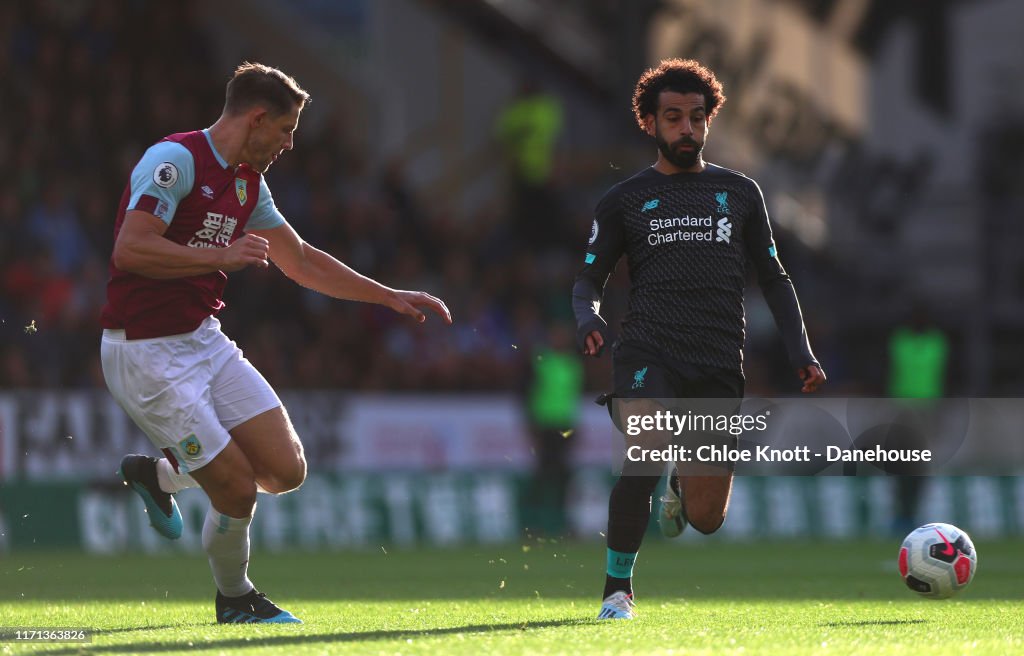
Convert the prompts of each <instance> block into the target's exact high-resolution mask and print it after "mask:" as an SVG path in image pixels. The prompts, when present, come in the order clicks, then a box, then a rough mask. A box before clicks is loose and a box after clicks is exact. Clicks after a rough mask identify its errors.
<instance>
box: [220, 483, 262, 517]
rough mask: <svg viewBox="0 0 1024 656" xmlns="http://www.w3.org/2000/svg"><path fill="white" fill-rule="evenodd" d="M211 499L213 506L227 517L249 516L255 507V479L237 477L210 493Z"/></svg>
mask: <svg viewBox="0 0 1024 656" xmlns="http://www.w3.org/2000/svg"><path fill="white" fill-rule="evenodd" d="M211 501H212V502H213V504H214V508H216V509H217V510H218V511H219V512H221V513H223V514H225V515H228V516H229V517H249V516H251V515H252V512H253V509H255V507H256V481H255V480H252V479H248V478H244V477H240V478H237V479H235V480H233V481H231V482H230V483H228V484H226V485H224V486H223V487H222V488H221V489H220V490H219V491H218V493H217V494H216V495H211Z"/></svg>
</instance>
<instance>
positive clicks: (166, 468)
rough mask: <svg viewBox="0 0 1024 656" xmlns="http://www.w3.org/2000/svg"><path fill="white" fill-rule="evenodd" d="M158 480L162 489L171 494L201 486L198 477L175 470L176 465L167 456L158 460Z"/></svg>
mask: <svg viewBox="0 0 1024 656" xmlns="http://www.w3.org/2000/svg"><path fill="white" fill-rule="evenodd" d="M156 480H157V482H158V483H159V484H160V489H161V490H163V491H164V492H167V493H169V494H175V493H177V492H181V491H182V490H187V489H188V488H190V487H199V483H196V479H194V478H192V477H191V476H189V475H188V474H184V473H178V472H176V471H174V467H173V466H172V465H171V463H170V462H169V461H168V460H167V458H160V459H159V460H157V461H156Z"/></svg>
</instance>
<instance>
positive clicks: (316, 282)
mask: <svg viewBox="0 0 1024 656" xmlns="http://www.w3.org/2000/svg"><path fill="white" fill-rule="evenodd" d="M250 234H252V235H255V236H259V237H261V238H263V239H265V240H266V241H267V242H268V243H269V245H270V250H269V255H270V260H271V261H272V262H273V263H274V264H275V265H277V267H278V268H279V269H281V271H282V272H283V273H284V274H285V275H286V276H288V277H289V278H291V279H292V280H294V281H295V282H297V283H298V284H300V285H302V286H303V287H308V288H309V289H312V290H314V291H318V292H320V293H321V294H326V295H327V296H331V297H334V298H340V299H344V300H349V301H363V302H365V303H377V304H379V305H384V306H386V307H389V308H391V309H392V310H394V311H395V312H398V313H400V314H406V315H409V316H410V317H412V318H414V319H416V321H425V320H426V315H425V314H424V313H423V311H424V310H429V311H431V312H433V313H435V314H437V315H438V316H440V317H441V318H442V319H443V320H444V321H445V323H448V324H451V322H452V315H451V313H450V312H449V311H448V307H447V306H446V305H445V304H444V302H443V301H442V300H441V299H439V298H436V297H434V296H431V295H430V294H427V293H426V292H416V291H404V290H400V289H391V288H390V287H386V286H384V285H382V284H380V283H379V282H377V281H376V280H373V279H372V278H367V277H366V276H364V275H362V274H360V273H358V272H356V271H354V270H352V269H351V268H349V267H348V266H346V265H345V264H344V263H342V262H340V261H339V260H337V259H335V258H334V257H332V256H331V255H329V254H327V253H325V252H323V251H322V250H320V249H318V248H314V247H313V246H310V245H309V244H307V243H306V242H304V241H303V240H302V238H301V237H299V235H298V233H297V232H295V229H294V228H292V227H291V225H289V224H288V223H285V224H283V225H280V226H278V227H276V228H272V229H270V230H257V231H253V232H252V233H250Z"/></svg>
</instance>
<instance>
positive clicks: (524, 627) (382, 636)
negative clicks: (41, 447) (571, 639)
mask: <svg viewBox="0 0 1024 656" xmlns="http://www.w3.org/2000/svg"><path fill="white" fill-rule="evenodd" d="M594 621H595V620H592V619H582V618H563V619H559V620H547V621H544V622H514V623H508V624H471V625H468V626H453V627H446V628H438V629H423V630H420V629H403V630H397V631H365V632H359V633H317V634H313V635H276V636H268V637H265V638H260V637H255V636H254V637H248V638H229V639H225V640H210V641H208V642H202V641H198V640H179V641H175V642H132V643H127V644H123V645H81V644H78V645H75V646H74V647H65V648H61V649H52V650H45V651H39V652H37V653H40V654H49V655H50V656H63V655H64V654H68V655H70V654H136V653H158V652H168V651H204V650H211V649H216V650H223V649H235V648H252V647H287V646H289V645H308V644H317V643H325V644H326V643H333V642H363V641H372V640H404V639H407V638H417V637H418V638H430V637H434V636H445V635H455V634H458V633H485V632H486V633H491V632H499V631H530V630H533V629H547V628H551V627H556V626H567V625H571V624H579V625H584V624H592V623H593V622H594ZM159 628H172V627H152V626H151V627H139V629H138V630H140V631H141V630H150V629H159ZM128 630H131V629H114V630H108V631H98V632H97V634H98V635H99V634H109V633H118V632H121V631H128Z"/></svg>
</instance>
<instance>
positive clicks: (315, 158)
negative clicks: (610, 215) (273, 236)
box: [0, 0, 1024, 395]
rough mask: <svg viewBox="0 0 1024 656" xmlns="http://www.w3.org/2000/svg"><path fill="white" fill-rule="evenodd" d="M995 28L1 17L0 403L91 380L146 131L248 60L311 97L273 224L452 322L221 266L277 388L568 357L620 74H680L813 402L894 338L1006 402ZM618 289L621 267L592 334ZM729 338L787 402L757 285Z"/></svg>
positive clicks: (624, 13) (842, 13)
mask: <svg viewBox="0 0 1024 656" xmlns="http://www.w3.org/2000/svg"><path fill="white" fill-rule="evenodd" d="M925 5H926V8H924V9H922V7H924V6H925ZM247 8H248V9H247ZM792 17H796V20H788V19H792ZM1021 17H1022V13H1021V10H1020V6H1019V5H1018V4H1016V3H1013V2H1000V1H996V0H992V1H987V2H986V1H981V0H979V1H977V2H955V1H952V0H945V1H942V2H929V3H915V2H871V1H869V0H865V1H863V2H860V1H858V2H847V1H838V0H837V1H828V0H803V1H797V0H793V1H789V2H786V1H782V0H780V1H779V2H771V1H769V0H762V1H758V2H755V1H753V0H751V1H747V2H726V3H699V2H683V1H675V2H672V1H668V0H665V1H661V2H658V1H655V0H644V1H642V2H625V1H616V0H604V1H601V2H567V3H563V2H558V3H556V2H543V1H540V0H537V1H526V0H523V1H521V2H489V1H487V0H475V1H473V2H458V3H456V2H444V1H440V0H438V1H429V0H422V1H421V0H401V1H399V0H390V1H389V2H382V3H371V2H369V1H368V0H362V1H358V0H345V1H342V2H316V1H315V0H303V1H302V2H296V3H287V5H286V4H285V3H272V2H256V3H255V4H253V5H252V6H251V8H249V5H247V4H246V3H237V2H225V3H215V6H204V5H201V4H200V3H197V2H172V3H167V2H150V1H144V0H131V1H126V2H111V1H107V0H81V1H75V2H50V1H38V2H28V1H19V2H4V3H2V4H0V97H2V98H3V101H2V102H0V123H2V124H3V126H4V128H3V129H2V130H0V320H2V324H0V334H2V342H0V386H2V387H5V388H33V387H48V388H88V387H97V386H99V387H102V377H101V375H100V373H99V369H98V343H99V333H100V328H99V326H98V322H97V317H98V312H99V308H100V307H101V305H102V303H103V299H104V285H105V282H106V278H107V262H108V258H109V255H110V252H111V245H112V237H113V234H112V228H113V222H114V215H115V210H116V205H117V202H118V200H119V198H120V195H121V193H122V191H123V188H124V185H125V184H126V183H127V180H128V176H129V172H130V171H131V169H132V168H133V166H134V164H135V163H136V162H137V160H138V159H139V157H140V156H141V155H142V153H143V152H144V150H145V149H146V148H147V147H148V146H149V145H151V144H152V143H154V142H156V141H158V140H159V139H160V138H161V137H163V136H164V135H166V134H169V133H172V132H178V131H186V130H192V129H199V128H202V127H207V126H209V125H210V124H211V123H212V122H213V121H214V120H215V119H216V117H217V116H218V114H219V112H220V109H221V105H222V102H223V87H224V83H225V82H226V80H227V79H228V77H229V76H230V74H231V72H232V69H233V67H234V66H235V65H236V64H237V63H239V62H240V61H241V60H242V59H252V60H258V61H261V62H263V63H267V64H270V65H276V66H280V67H281V68H283V69H284V70H286V71H287V72H289V73H290V74H292V75H294V76H295V77H296V78H297V80H298V81H299V83H300V84H302V85H303V86H304V87H305V88H306V89H307V90H308V91H309V92H310V93H311V94H312V97H313V104H312V105H311V106H310V109H309V110H308V112H307V114H308V116H307V117H304V118H303V122H302V124H300V127H299V130H298V137H297V139H296V145H295V149H294V151H293V152H290V153H287V154H285V155H284V156H283V158H282V159H281V160H280V161H279V162H278V163H277V164H275V165H274V167H273V168H272V169H271V170H270V172H269V174H268V176H267V177H268V181H269V184H270V187H271V189H272V191H273V193H274V197H275V200H276V202H277V205H278V207H279V208H280V209H281V210H282V212H283V213H284V214H285V216H286V217H287V218H288V219H289V221H290V222H292V224H293V225H294V226H295V227H296V229H297V230H298V231H299V233H300V234H301V235H302V236H303V237H304V238H305V239H306V240H307V241H309V242H311V243H312V244H314V245H317V246H319V247H321V248H322V249H324V250H326V251H328V252H331V253H332V254H334V255H336V256H337V257H339V258H340V259H341V260H343V261H345V262H346V263H348V264H349V265H351V266H353V267H354V268H356V269H357V270H359V271H360V272H362V273H365V274H367V275H369V276H372V277H374V278H376V279H378V280H380V281H382V282H384V283H386V284H388V285H391V286H395V287H402V288H413V289H423V290H427V291H429V292H431V293H434V294H435V295H438V296H440V297H442V298H444V299H445V300H446V301H447V303H448V305H449V307H450V308H451V310H452V313H453V315H454V317H455V321H456V323H455V325H454V326H453V327H452V328H451V329H445V328H443V327H442V326H441V324H440V323H439V322H438V321H429V322H428V323H427V325H426V326H415V325H412V324H411V322H408V321H406V320H404V319H403V318H401V317H399V316H397V315H394V314H391V313H390V312H389V311H387V310H384V309H382V308H378V307H371V306H366V305H358V304H353V303H342V302H335V301H332V300H329V299H327V298H324V297H322V296H319V295H316V294H313V293H310V292H308V291H306V290H303V289H301V288H300V287H298V286H296V285H295V284H293V283H291V282H290V281H288V280H287V279H285V278H284V277H283V276H282V275H281V273H280V272H279V271H277V270H275V269H273V267H272V268H271V270H269V271H255V270H251V271H245V272H242V273H239V274H233V275H232V276H231V279H230V281H229V285H228V293H227V294H228V295H227V302H228V307H227V309H226V310H225V311H224V312H223V313H222V315H221V318H222V321H223V322H224V324H225V327H226V330H227V332H228V334H229V335H231V336H233V337H234V338H235V339H236V340H237V341H238V342H239V343H240V345H241V346H242V347H243V349H244V350H245V351H246V353H247V355H248V357H249V358H250V359H251V360H252V361H253V362H254V363H255V364H256V366H257V367H258V368H259V369H260V370H261V371H262V372H263V373H264V375H265V376H266V377H267V378H268V379H269V380H270V381H271V382H272V384H274V385H275V386H276V387H279V388H337V389H350V390H359V391H405V390H423V391H431V392H433V391H458V392H463V391H498V390H521V389H524V388H525V387H527V386H528V384H529V380H530V378H531V376H532V375H533V370H534V368H535V365H536V362H538V358H539V357H540V354H541V353H542V352H545V351H560V352H563V353H564V352H568V351H571V349H572V332H573V324H572V317H571V309H570V306H569V294H570V289H571V286H572V279H573V276H574V274H575V272H576V270H577V269H578V268H579V265H580V263H581V260H582V257H583V253H584V249H585V245H586V239H587V237H588V235H589V231H590V224H591V217H592V210H593V207H594V205H595V204H596V202H597V200H598V199H599V198H600V196H601V194H603V193H604V191H605V190H606V189H607V188H608V187H610V186H611V185H612V184H614V183H615V182H617V181H619V180H621V179H624V178H625V177H628V176H629V175H632V174H633V173H634V172H636V171H638V170H639V169H640V168H642V167H643V166H646V165H648V164H649V163H651V162H652V161H653V160H654V156H655V150H654V146H653V144H652V143H650V142H649V140H647V139H646V138H645V137H643V135H641V134H640V133H639V132H638V131H637V130H636V128H635V126H634V124H633V121H632V117H631V114H630V109H629V96H630V92H631V89H632V84H633V82H634V81H635V79H636V77H637V76H638V75H639V73H640V72H641V71H642V69H643V67H645V66H647V65H650V64H652V63H655V62H656V61H657V60H658V59H659V58H661V57H663V56H693V57H698V58H701V59H702V60H704V61H705V62H707V63H708V64H709V65H711V66H712V67H713V68H715V69H716V70H717V71H718V74H719V75H720V77H721V78H722V79H723V81H724V83H725V85H726V93H727V95H728V96H729V98H730V100H729V102H728V103H727V104H726V105H725V108H724V110H723V113H722V116H721V118H720V119H719V121H717V122H716V125H715V126H714V127H713V129H712V132H711V136H710V140H709V143H708V148H707V151H706V158H707V159H708V160H709V161H714V162H716V163H720V164H723V165H726V166H730V167H734V168H738V169H741V170H743V171H745V172H746V173H748V174H749V175H751V176H752V177H754V178H755V179H757V180H758V181H759V182H760V183H761V186H762V188H763V189H764V192H765V196H766V198H767V202H768V206H769V212H770V214H771V215H772V217H773V219H774V220H775V229H776V234H777V240H778V242H779V250H780V254H781V258H782V260H783V263H784V264H785V265H786V266H787V268H788V269H789V271H790V273H791V274H792V276H793V278H794V280H795V283H796V286H797V290H798V293H799V295H800V298H801V301H802V303H803V306H804V311H805V319H806V321H807V324H808V327H809V330H810V333H811V338H812V342H813V344H814V346H815V349H816V351H817V352H818V355H819V358H820V359H821V361H822V363H823V365H824V367H825V369H826V371H827V372H828V374H829V375H830V378H831V381H832V383H831V390H832V392H833V393H835V394H843V393H849V394H876V395H884V394H887V393H889V391H890V387H891V385H892V384H893V380H892V376H893V371H892V370H893V367H894V366H898V363H897V360H898V359H899V358H896V359H894V356H893V353H894V352H896V351H899V350H900V349H901V348H902V349H903V350H902V351H901V353H903V355H904V356H906V357H908V358H910V360H908V361H907V362H909V364H907V365H906V366H908V367H911V368H915V367H919V366H922V365H920V362H922V361H924V362H926V364H925V365H923V366H926V367H927V366H932V367H936V366H937V369H936V371H937V373H935V374H934V375H935V376H938V377H939V378H941V379H942V380H943V381H944V382H945V383H948V385H946V387H945V390H944V391H945V392H946V393H950V394H977V395H984V394H991V395H1000V394H1006V395H1011V394H1014V393H1016V392H1018V391H1019V390H1020V389H1021V387H1022V385H1021V383H1020V377H1019V375H1018V374H1017V371H1018V367H1017V365H1018V364H1024V357H1022V355H1021V347H1020V346H1019V339H1018V338H1017V337H1016V335H1018V334H1019V332H1018V331H1019V329H1020V328H1021V327H1022V323H1024V322H1022V316H1021V314H1022V312H1021V309H1020V306H1019V301H1020V296H1021V292H1022V289H1024V275H1022V272H1024V269H1022V268H1021V266H1020V264H1019V263H1018V262H1017V261H1016V260H1017V259H1018V258H1019V252H1020V251H1019V249H1017V248H1015V247H1014V246H1013V244H1014V243H1015V241H1016V238H1017V237H1018V236H1019V233H1020V228H1019V224H1021V221H1020V219H1021V209H1022V201H1021V191H1020V189H1022V188H1024V184H1022V181H1024V164H1022V162H1024V159H1022V154H1021V153H1022V152H1024V136H1022V135H1024V127H1022V126H1024V123H1022V122H1021V119H1020V118H1019V117H1020V116H1022V115H1024V113H1022V112H1020V111H1019V110H1020V109H1022V107H1021V103H1022V98H1024V93H1022V92H1021V89H1020V87H1021V79H1022V78H1021V76H1020V72H1021V68H1022V67H1024V64H1022V62H1024V57H1022V56H1020V45H1019V44H1020V40H1019V39H1013V38H1008V39H1001V38H999V39H997V38H995V37H996V36H998V35H1000V34H1004V33H1005V31H1006V29H1007V28H1006V27H1005V25H1007V24H1019V21H1020V19H1021ZM1015 21H1016V23H1015ZM954 25H956V27H954ZM275 26H277V27H278V29H279V30H280V31H278V32H275V31H274V27H275ZM300 28H301V29H300ZM982 42H983V43H985V44H986V47H985V49H984V52H983V53H981V54H978V52H976V51H978V48H976V47H975V46H976V45H977V44H978V43H982ZM972 53H973V54H972ZM986 58H987V59H986ZM452 71H455V73H452ZM1014 109H1016V110H1018V111H1016V114H1015V112H1014ZM463 146H465V147H463ZM467 181H468V182H467ZM1016 243H1017V244H1018V245H1019V241H1017V242H1016ZM627 288H628V277H627V271H626V267H625V266H624V265H620V267H619V271H618V273H617V274H616V276H615V277H614V278H613V281H612V283H611V285H610V287H609V292H608V301H607V310H606V313H607V314H608V315H609V317H610V318H611V319H612V320H613V322H614V321H615V320H616V318H617V317H619V316H621V314H622V311H623V309H624V307H625V303H626V290H627ZM32 322H34V326H35V327H36V328H37V330H36V331H35V332H33V331H31V330H28V331H27V330H26V327H27V326H29V325H30V324H32ZM908 327H909V328H908ZM900 330H903V331H904V333H902V334H903V335H904V337H905V336H906V334H907V333H906V330H911V332H912V333H915V334H921V335H929V336H930V337H929V338H928V339H927V340H925V341H926V342H927V345H926V347H923V348H925V350H926V351H927V350H928V349H931V351H928V353H930V354H931V355H928V354H927V353H926V355H925V356H921V357H924V358H925V359H924V360H920V359H918V360H915V359H914V357H915V355H914V352H913V346H914V345H913V343H912V342H905V343H902V344H901V343H900V341H899V339H898V337H899V335H900V334H901V333H900ZM915 331H916V332H915ZM748 335H749V338H748V341H749V343H748V349H747V351H748V352H747V355H746V363H747V364H746V366H747V373H748V377H749V379H750V388H749V389H750V390H751V391H752V392H754V393H761V394H791V393H795V391H796V389H797V384H796V379H795V376H794V375H793V372H791V371H790V370H789V368H788V366H787V364H786V360H785V355H784V353H783V351H782V345H781V342H780V341H779V339H778V337H777V336H776V332H775V329H774V326H773V324H772V321H771V318H770V315H769V314H768V313H767V309H766V307H765V306H764V304H763V302H761V301H760V298H759V295H758V292H757V290H756V288H752V289H751V290H750V292H749V304H748ZM936 340H937V341H936ZM936 343H937V344H938V346H936ZM908 344H909V346H908ZM936 349H938V350H936ZM935 353H940V355H941V357H939V361H938V364H936V357H937V356H935ZM908 354H909V355H908ZM928 358H931V359H930V360H929V359H928ZM928 363H931V364H928ZM608 366H609V363H608V358H603V359H601V360H599V361H594V362H588V363H585V369H584V373H583V378H582V383H581V385H582V386H584V387H586V388H588V389H593V390H599V389H602V388H603V387H605V386H606V385H607V382H608V379H609V369H608Z"/></svg>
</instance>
